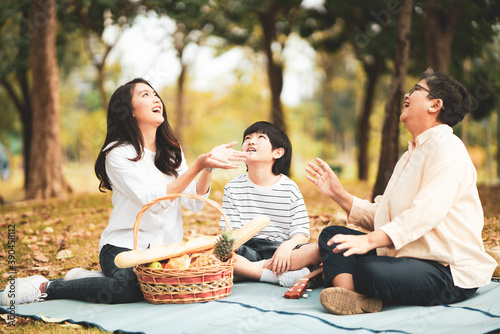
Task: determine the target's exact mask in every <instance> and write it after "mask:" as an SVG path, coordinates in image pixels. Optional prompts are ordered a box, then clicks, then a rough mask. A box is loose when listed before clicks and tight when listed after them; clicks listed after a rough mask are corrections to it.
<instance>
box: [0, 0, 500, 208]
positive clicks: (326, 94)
mask: <svg viewBox="0 0 500 334" xmlns="http://www.w3.org/2000/svg"><path fill="white" fill-rule="evenodd" d="M50 2H51V1H42V0H39V1H36V0H35V1H26V0H23V1H10V0H8V1H2V4H0V16H1V18H0V29H1V30H0V54H1V59H2V61H1V65H0V78H1V85H0V101H1V102H2V110H1V111H0V142H1V143H2V145H3V146H4V148H5V150H6V151H7V155H8V159H9V166H10V168H9V172H10V175H9V173H5V172H4V173H2V175H3V179H2V180H1V181H0V186H1V190H0V196H2V198H3V201H7V202H8V201H18V200H23V199H34V198H38V199H41V198H50V197H59V196H64V195H65V194H67V193H68V191H72V192H82V191H96V190H97V184H98V183H97V179H96V178H95V176H94V173H93V163H94V161H95V158H96V156H97V154H98V152H99V150H100V148H101V145H102V143H103V140H104V135H105V131H106V108H107V101H108V100H109V97H110V95H111V94H112V92H113V91H114V90H115V89H116V88H117V87H118V86H119V85H120V84H123V83H124V82H126V81H128V80H130V79H132V78H134V77H144V78H145V79H147V80H149V81H150V82H151V83H152V84H153V86H154V87H155V88H156V89H157V90H158V92H159V93H160V96H161V97H162V99H163V100H164V102H165V104H166V108H167V114H168V117H169V121H170V122H171V124H172V125H173V128H174V130H175V132H176V134H177V136H178V138H179V139H180V142H181V144H182V147H183V149H184V151H185V154H186V157H187V160H188V163H189V162H190V161H194V159H195V158H196V156H197V155H199V154H202V153H205V152H207V151H209V150H210V149H211V148H212V147H213V146H215V145H218V144H221V143H226V142H230V141H233V140H237V141H239V142H240V143H241V136H242V133H243V131H244V129H245V128H246V127H247V126H249V125H250V124H251V123H253V122H255V121H258V120H269V121H272V122H273V123H275V124H276V125H278V126H280V127H281V128H283V129H285V130H286V132H287V133H288V135H289V137H290V139H291V141H292V144H293V148H294V159H293V165H292V177H293V178H294V179H296V180H298V181H300V180H303V179H304V178H305V171H304V168H305V165H306V163H307V162H308V161H311V160H313V159H314V158H315V157H321V158H323V159H324V160H326V161H327V162H328V163H330V164H331V165H332V166H334V167H336V168H337V169H336V170H338V171H339V175H340V177H341V178H343V179H348V180H353V181H354V182H355V181H357V180H360V181H362V182H368V183H369V184H370V187H371V186H374V190H373V192H372V195H374V194H377V193H381V192H382V191H383V188H384V187H385V182H386V181H387V177H384V175H387V173H388V172H390V171H391V170H392V167H393V166H394V163H395V161H396V160H397V158H398V157H399V156H400V155H401V154H402V152H404V151H405V150H406V146H407V142H408V140H409V139H410V137H409V134H408V132H407V131H406V130H405V129H404V127H403V126H402V124H399V120H398V118H399V112H400V110H401V107H402V101H403V94H404V93H406V92H407V91H408V90H409V89H410V88H411V87H412V86H413V85H414V84H415V83H416V82H418V80H419V76H420V74H421V73H422V72H423V71H424V70H425V69H426V68H427V67H432V68H434V69H435V70H438V71H444V72H448V73H450V74H451V75H453V76H455V77H456V78H457V79H458V80H460V81H462V82H464V83H465V84H466V85H467V87H468V89H469V91H470V92H471V94H472V95H473V97H474V103H475V104H474V110H473V111H472V113H471V114H470V115H468V116H467V117H466V119H465V120H464V122H463V123H462V124H461V125H459V126H457V127H455V133H456V134H457V135H458V136H460V137H461V138H462V140H463V141H464V143H465V144H466V146H467V148H468V150H469V152H470V155H471V157H472V160H473V162H474V164H475V166H476V168H477V170H478V180H479V182H480V183H482V184H495V183H497V181H498V179H499V170H500V167H499V166H500V164H499V163H498V159H499V154H498V145H497V143H498V137H499V126H498V119H499V117H498V114H499V112H500V105H499V103H498V97H497V96H498V94H497V91H498V86H499V82H500V81H499V80H500V71H499V70H498V69H499V67H500V65H499V61H498V58H499V57H500V53H499V52H498V51H499V48H500V44H499V43H500V40H499V27H500V26H499V25H498V18H499V15H500V11H499V10H498V9H499V5H500V4H499V1H493V0H491V1H490V0H474V1H463V0H440V1H411V4H409V3H410V2H405V1H370V2H366V1H350V2H348V3H346V2H344V1H335V0H330V1H321V0H304V1H299V0H295V1H279V0H273V1H271V0H267V1H264V0H259V1H257V0H253V1H236V0H220V1H205V0H190V1H168V0H166V1H160V0H158V1H153V0H152V1H130V0H120V1H105V0H92V1H88V0H87V1H85V0H72V1H69V0H68V1H58V2H57V6H56V8H54V13H53V14H54V15H55V17H54V24H49V22H51V20H50V18H51V15H52V14H51V12H50V9H49V3H50ZM408 5H409V6H410V7H411V11H410V12H409V13H408V12H406V13H405V12H404V11H403V9H404V7H405V6H408ZM402 15H406V16H404V17H403V19H400V17H401V16H402ZM405 22H406V24H403V23H405ZM47 28H48V29H47ZM48 30H52V31H49V32H47V34H49V36H50V34H52V35H51V36H52V39H50V38H48V39H47V38H41V36H45V35H44V34H46V31H48ZM39 37H40V38H39ZM51 43H52V44H51ZM398 43H399V44H398ZM51 57H52V60H51ZM44 62H45V63H46V64H48V65H44V64H43V63H44ZM44 66H45V67H44ZM37 68H38V69H40V70H37ZM40 71H41V72H40ZM35 76H37V79H34V77H35ZM54 91H55V93H54ZM54 94H56V95H55V96H54ZM50 95H52V96H53V97H52V98H51V99H50V98H47V96H50ZM44 96H45V100H44ZM394 110H395V111H394ZM384 121H385V123H390V122H392V125H391V124H388V125H387V124H384ZM394 124H396V125H394ZM384 127H386V128H384ZM384 129H385V130H384ZM384 136H385V137H384ZM381 156H383V157H384V158H382V159H380V157H381ZM242 171H244V168H243V166H242V168H241V169H240V170H238V171H235V172H222V171H218V172H216V173H215V174H214V179H215V180H216V181H220V183H222V184H224V183H225V182H227V181H228V180H229V179H231V178H232V177H234V176H235V175H237V174H239V173H241V172H242ZM380 180H381V182H379V181H380ZM379 183H380V184H379ZM375 188H376V189H375Z"/></svg>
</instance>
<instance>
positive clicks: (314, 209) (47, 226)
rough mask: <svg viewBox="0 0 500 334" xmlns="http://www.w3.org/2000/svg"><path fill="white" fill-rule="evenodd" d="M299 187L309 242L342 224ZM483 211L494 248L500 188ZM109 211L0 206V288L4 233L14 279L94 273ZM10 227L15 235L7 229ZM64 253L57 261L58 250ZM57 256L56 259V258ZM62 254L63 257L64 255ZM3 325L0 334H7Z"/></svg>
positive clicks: (190, 219) (77, 204) (194, 229)
mask: <svg viewBox="0 0 500 334" xmlns="http://www.w3.org/2000/svg"><path fill="white" fill-rule="evenodd" d="M222 184H223V183H222V182H221V183H217V182H215V184H214V186H213V189H212V193H211V198H212V199H214V200H216V201H218V202H219V203H220V202H221V199H222ZM344 186H345V187H346V189H347V190H348V191H350V192H352V193H354V194H356V195H358V196H359V197H364V198H369V197H370V189H371V185H369V184H367V183H360V182H356V183H349V182H345V183H344ZM299 187H300V188H301V191H302V193H303V195H304V198H305V201H306V205H307V208H308V212H309V215H310V220H311V237H312V239H313V240H316V239H317V237H318V235H319V232H320V231H321V230H322V229H323V228H324V227H325V226H327V225H329V224H342V221H343V219H344V218H345V214H344V213H343V212H342V211H341V210H340V209H339V207H338V206H337V205H336V204H334V203H333V202H332V201H331V200H329V199H327V198H325V196H322V195H321V194H320V193H319V191H318V190H317V189H315V188H314V186H313V185H312V184H310V183H308V182H307V181H306V182H304V183H300V184H299ZM479 191H480V197H481V200H482V203H483V207H484V211H485V218H486V219H485V228H484V230H483V241H484V245H485V247H486V248H488V247H491V246H494V245H500V201H498V198H499V195H500V187H498V186H489V187H488V186H482V187H479ZM110 212H111V194H110V193H106V194H102V193H95V192H94V193H89V192H87V193H75V194H72V195H70V196H68V197H66V198H63V199H49V200H44V201H29V202H26V201H12V202H10V203H7V204H4V205H1V206H0V237H1V240H3V241H4V247H3V248H2V249H1V250H0V258H1V259H2V261H0V273H1V275H2V276H1V278H0V284H1V288H3V287H5V285H6V284H7V282H8V281H9V277H10V275H9V267H8V263H7V260H8V250H9V248H8V243H7V241H8V240H9V234H10V235H11V236H12V235H14V236H15V264H16V275H17V276H18V277H26V276H29V275H35V274H39V275H44V276H45V277H47V278H49V279H57V278H62V277H63V276H64V274H65V273H66V272H67V271H68V270H70V269H71V268H74V267H83V268H87V269H99V260H98V247H99V238H100V235H101V233H102V231H103V229H104V228H105V227H106V225H107V220H108V217H109V214H110ZM218 217H219V215H218V213H217V212H216V211H215V210H213V209H211V208H205V209H204V210H202V212H200V213H196V214H192V213H188V212H185V213H184V235H185V237H186V238H190V237H193V236H195V235H198V234H215V233H217V230H218ZM9 226H15V230H12V228H11V229H9ZM62 250H65V251H69V252H70V254H69V256H67V257H61V256H60V255H61V253H60V252H61V251H62ZM58 254H59V256H58ZM66 255H67V254H66ZM17 321H18V322H17V324H16V327H15V330H16V332H17V333H34V332H46V333H75V332H78V333H102V331H101V330H100V329H98V328H96V327H92V326H91V327H88V326H87V327H83V326H78V327H77V328H74V325H72V324H65V325H66V326H71V327H63V326H62V325H61V324H52V323H46V322H43V321H41V320H35V319H31V318H18V319H17ZM11 329H12V328H9V327H8V326H7V324H6V323H5V322H2V323H1V325H0V331H1V332H8V331H10V330H11Z"/></svg>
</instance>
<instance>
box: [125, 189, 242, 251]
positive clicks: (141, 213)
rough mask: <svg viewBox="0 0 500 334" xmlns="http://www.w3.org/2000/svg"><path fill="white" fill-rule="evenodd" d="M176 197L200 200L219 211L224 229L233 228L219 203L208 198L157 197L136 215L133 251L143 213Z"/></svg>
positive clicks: (188, 195)
mask: <svg viewBox="0 0 500 334" xmlns="http://www.w3.org/2000/svg"><path fill="white" fill-rule="evenodd" d="M178 197H186V198H193V199H198V200H201V201H204V202H205V203H208V204H209V205H210V206H211V207H213V208H214V209H216V210H217V211H219V213H220V214H221V215H222V216H223V217H224V221H225V223H226V228H227V229H229V230H232V229H233V227H232V225H231V222H230V221H229V218H228V217H227V216H226V214H225V213H224V211H222V207H221V206H220V204H219V203H217V202H215V201H214V200H211V199H209V198H206V197H202V196H200V195H196V194H187V193H180V194H178V193H173V194H169V195H166V196H164V197H159V198H157V199H155V200H153V201H151V202H149V203H148V204H146V205H144V206H143V207H142V209H141V211H139V213H138V214H137V218H136V220H135V223H134V250H137V234H138V233H139V226H140V224H141V218H142V216H143V215H144V213H145V212H146V211H147V210H148V209H149V208H150V207H152V206H153V205H155V204H157V203H159V202H162V201H165V200H174V199H176V198H178Z"/></svg>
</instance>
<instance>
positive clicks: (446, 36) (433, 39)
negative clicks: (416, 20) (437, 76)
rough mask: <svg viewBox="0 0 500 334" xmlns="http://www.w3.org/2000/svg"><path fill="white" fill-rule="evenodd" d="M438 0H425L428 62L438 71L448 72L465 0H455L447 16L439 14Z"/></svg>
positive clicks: (423, 3)
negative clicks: (454, 34) (456, 29)
mask: <svg viewBox="0 0 500 334" xmlns="http://www.w3.org/2000/svg"><path fill="white" fill-rule="evenodd" d="M435 4H436V2H435V1H431V0H423V1H422V7H423V10H424V14H423V17H424V38H425V45H426V53H427V64H428V65H429V66H430V67H432V68H433V69H434V70H435V71H438V72H448V68H449V64H450V59H451V47H452V42H453V33H454V32H455V28H456V26H457V24H458V22H459V18H460V15H461V13H462V9H463V7H464V4H465V0H455V1H454V3H453V4H452V5H451V6H449V10H450V13H449V15H448V16H447V17H445V16H443V15H439V13H437V10H436V7H435V6H436V5H435Z"/></svg>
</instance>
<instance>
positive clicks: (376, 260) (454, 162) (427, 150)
mask: <svg viewBox="0 0 500 334" xmlns="http://www.w3.org/2000/svg"><path fill="white" fill-rule="evenodd" d="M470 108H471V98H470V96H469V94H468V93H467V91H466V90H465V88H464V87H463V86H462V85H461V84H460V83H459V82H457V81H456V80H454V79H453V78H451V77H450V76H448V75H447V74H444V73H437V72H433V71H432V70H427V71H426V72H424V74H423V77H422V80H421V81H420V82H419V83H418V84H416V85H415V86H414V87H413V88H412V89H411V90H410V92H409V93H408V94H406V95H405V102H404V108H403V110H402V113H401V116H400V120H401V121H402V122H403V123H404V125H405V127H406V128H407V130H408V131H409V132H410V133H411V135H412V137H413V139H412V140H411V141H410V142H409V148H408V151H407V152H406V153H405V154H403V156H402V157H401V158H400V160H399V161H398V163H397V164H396V166H395V168H394V172H393V174H392V176H391V179H390V180H389V183H388V185H387V188H386V190H385V192H384V194H383V195H382V196H378V197H377V198H375V202H374V203H370V202H369V201H366V200H361V199H359V198H357V197H354V196H352V195H351V194H349V193H348V192H347V191H345V190H344V189H343V188H342V186H341V184H340V182H339V180H338V178H337V176H336V175H335V174H334V173H333V171H332V170H331V169H330V167H329V166H328V165H327V164H326V163H324V162H323V161H322V160H321V159H317V162H318V163H319V166H317V165H316V164H314V163H309V164H308V168H307V169H306V170H307V172H308V173H310V175H308V179H309V180H310V181H311V182H313V183H314V184H315V185H316V186H318V188H319V189H320V190H321V191H322V192H323V193H324V194H325V195H327V196H329V197H330V198H331V199H332V200H334V201H335V202H337V203H338V204H339V205H340V206H341V207H342V208H343V209H344V210H345V211H346V212H347V213H348V215H349V220H348V222H349V223H352V224H356V225H359V226H361V227H363V228H364V229H366V230H368V231H371V232H369V233H363V232H359V231H356V230H352V229H348V228H346V227H343V226H330V227H327V228H325V229H324V230H323V231H322V232H321V234H320V237H319V239H318V243H319V248H320V254H321V257H322V260H323V264H324V272H325V284H326V287H327V288H325V289H324V290H323V291H322V292H321V294H320V300H321V303H322V304H323V306H324V307H325V308H326V309H327V310H329V311H330V312H332V313H335V314H358V313H364V312H376V311H379V310H380V309H381V308H382V303H384V304H405V305H436V304H450V303H456V302H459V301H462V300H464V299H466V298H468V297H470V296H471V295H472V294H474V292H475V291H476V290H477V288H478V287H480V286H483V285H486V284H488V283H489V281H490V278H491V275H492V273H493V270H494V269H495V266H496V263H495V261H494V260H493V259H492V258H491V257H490V256H488V255H487V254H486V253H485V252H484V248H483V243H482V239H481V231H482V228H483V224H484V217H483V211H482V206H481V202H480V199H479V195H478V191H477V187H476V179H477V175H476V170H475V168H474V166H473V164H472V162H471V160H470V158H469V155H468V153H467V150H466V148H465V146H464V145H463V143H462V141H461V140H460V139H459V138H458V137H456V136H455V135H454V134H453V129H452V126H454V125H455V124H457V123H458V122H460V121H461V120H462V119H463V117H464V116H465V114H466V113H467V112H468V111H469V110H470ZM332 286H333V287H332Z"/></svg>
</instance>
